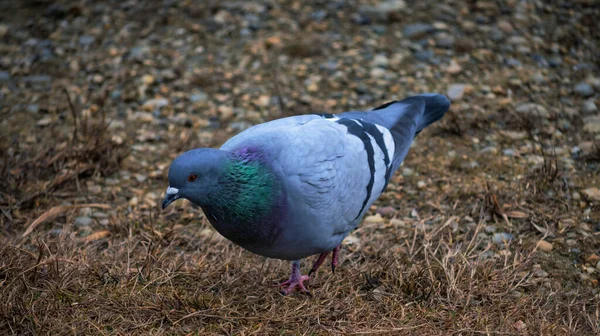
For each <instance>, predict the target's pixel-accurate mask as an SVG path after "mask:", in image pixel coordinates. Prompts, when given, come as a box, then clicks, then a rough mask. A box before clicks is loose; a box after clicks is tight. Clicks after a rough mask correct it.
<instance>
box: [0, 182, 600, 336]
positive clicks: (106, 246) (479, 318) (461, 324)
mask: <svg viewBox="0 0 600 336" xmlns="http://www.w3.org/2000/svg"><path fill="white" fill-rule="evenodd" d="M490 197H491V196H489V193H488V196H487V197H486V199H489V198H490ZM475 202H476V204H475V208H476V209H479V212H480V216H479V220H478V222H477V223H475V222H471V221H469V220H468V219H466V220H465V219H464V218H461V217H459V216H448V215H445V214H438V215H434V216H432V217H430V218H422V219H414V220H410V219H403V220H402V221H391V222H390V224H386V225H383V224H371V223H363V224H364V225H362V226H361V227H360V228H359V229H358V230H356V231H355V232H354V233H353V237H355V238H356V239H352V240H351V242H352V244H347V245H346V246H345V247H344V248H343V254H342V256H343V259H342V260H343V262H342V265H341V266H340V267H339V268H338V269H339V272H338V273H336V274H335V275H331V274H330V273H329V271H321V272H320V273H319V274H318V275H317V277H316V278H315V279H313V280H311V281H310V288H311V289H312V292H313V295H314V297H312V298H311V297H307V296H302V295H299V294H297V295H293V296H290V297H283V296H281V295H280V294H279V293H278V292H277V291H276V290H275V288H273V287H271V286H270V285H271V283H272V281H273V280H277V279H279V278H284V277H285V276H286V274H287V271H288V264H287V263H285V262H280V261H275V260H265V259H263V258H260V257H257V256H254V255H251V254H250V253H248V252H245V251H242V250H241V249H240V248H238V247H235V246H233V245H232V244H231V243H229V242H227V241H226V240H224V239H222V238H220V237H219V236H218V234H216V233H214V231H213V232H212V233H210V231H207V228H208V227H207V223H206V222H205V221H203V223H202V225H200V226H191V225H181V224H175V219H176V218H177V217H179V216H180V215H181V214H179V215H178V216H172V215H171V214H168V215H167V216H166V217H165V216H159V215H157V213H156V212H153V214H152V215H151V216H148V217H139V216H136V215H135V214H129V215H126V214H124V213H122V212H119V215H117V216H114V217H111V218H110V224H109V225H108V226H107V232H105V233H102V234H100V235H96V236H88V237H87V238H78V237H77V235H76V233H75V232H74V231H73V228H72V226H70V225H68V223H70V222H72V218H71V217H72V216H71V214H69V213H67V214H66V219H65V220H64V223H65V224H67V225H66V226H65V227H63V232H62V234H61V235H60V236H58V237H54V238H51V237H48V236H47V235H36V234H35V233H34V234H32V236H31V237H30V239H29V240H28V241H27V243H26V244H23V245H21V244H19V243H18V242H17V241H16V240H15V239H10V238H4V239H3V241H2V247H1V248H0V287H1V288H2V291H1V292H0V330H3V333H4V334H71V333H77V334H81V333H83V334H123V335H124V334H144V335H158V334H172V333H177V334H202V335H209V334H215V335H217V334H258V335H265V334H329V333H342V334H346V333H349V334H394V335H397V334H407V335H449V334H452V335H480V334H481V335H522V334H525V335H570V334H572V335H575V334H577V335H592V334H598V332H600V325H599V323H598V314H599V313H600V304H599V302H598V300H597V298H594V297H593V296H592V294H591V292H590V291H589V289H586V288H584V287H581V288H577V287H569V286H568V285H566V286H565V287H563V288H552V287H549V286H546V285H543V284H542V282H541V280H540V279H539V278H536V274H535V272H534V271H532V267H531V266H532V263H534V259H535V257H534V256H535V255H537V254H538V253H539V252H537V251H536V249H535V247H534V246H526V245H522V244H520V243H519V242H514V243H512V244H509V245H504V246H496V245H493V244H489V243H485V242H484V241H483V240H481V239H480V236H479V233H481V232H482V229H483V225H484V222H485V221H486V216H488V213H487V210H486V209H488V208H489V209H490V211H493V209H491V208H490V207H489V205H488V203H486V202H484V200H483V199H482V200H481V202H479V201H475ZM183 215H184V216H183V217H184V218H186V221H190V219H191V218H192V217H193V216H197V215H199V214H198V213H197V212H196V210H194V209H187V210H186V211H185V213H183ZM34 237H35V238H34ZM489 251H495V252H497V253H496V254H492V253H489ZM494 255H497V256H500V257H494ZM306 267H307V265H306V264H305V268H306Z"/></svg>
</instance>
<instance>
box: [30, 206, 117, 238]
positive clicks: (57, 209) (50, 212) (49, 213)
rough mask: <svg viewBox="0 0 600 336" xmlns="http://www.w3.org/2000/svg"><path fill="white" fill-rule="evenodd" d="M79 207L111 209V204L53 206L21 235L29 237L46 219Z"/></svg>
mask: <svg viewBox="0 0 600 336" xmlns="http://www.w3.org/2000/svg"><path fill="white" fill-rule="evenodd" d="M79 208H101V209H110V208H111V206H110V205H109V204H99V203H89V204H75V205H59V206H55V207H53V208H51V209H50V210H48V211H46V212H44V213H43V214H42V215H41V216H40V217H38V218H37V219H36V220H34V221H33V222H31V224H29V225H28V226H27V230H25V232H24V233H23V235H22V236H21V237H22V238H23V237H27V236H28V235H29V234H31V232H33V230H35V228H36V227H38V226H39V225H40V224H42V223H43V222H45V221H49V220H52V219H54V218H56V217H58V216H60V215H61V214H62V213H65V212H67V211H70V210H75V209H79Z"/></svg>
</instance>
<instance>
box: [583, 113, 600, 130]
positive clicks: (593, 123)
mask: <svg viewBox="0 0 600 336" xmlns="http://www.w3.org/2000/svg"><path fill="white" fill-rule="evenodd" d="M583 130H584V131H586V132H588V133H593V134H597V133H600V115H595V116H590V117H585V118H583Z"/></svg>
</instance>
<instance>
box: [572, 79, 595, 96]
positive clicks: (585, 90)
mask: <svg viewBox="0 0 600 336" xmlns="http://www.w3.org/2000/svg"><path fill="white" fill-rule="evenodd" d="M573 91H575V93H577V94H578V95H580V96H583V97H589V96H592V95H593V94H594V89H593V88H592V86H591V85H590V84H588V83H585V82H581V83H578V84H577V85H575V88H574V89H573Z"/></svg>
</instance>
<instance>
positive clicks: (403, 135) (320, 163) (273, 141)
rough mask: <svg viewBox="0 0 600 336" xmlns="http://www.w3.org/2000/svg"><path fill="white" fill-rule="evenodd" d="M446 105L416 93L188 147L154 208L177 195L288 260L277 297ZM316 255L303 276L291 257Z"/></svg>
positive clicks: (339, 234) (353, 220)
mask: <svg viewBox="0 0 600 336" xmlns="http://www.w3.org/2000/svg"><path fill="white" fill-rule="evenodd" d="M449 107H450V101H449V100H448V98H447V97H446V96H444V95H441V94H434V93H428V94H421V95H416V96H412V97H409V98H406V99H403V100H400V101H393V102H390V103H387V104H384V105H382V106H379V107H377V108H375V109H373V110H371V111H368V112H359V111H352V112H345V113H341V114H306V115H298V116H292V117H286V118H281V119H276V120H273V121H269V122H266V123H263V124H259V125H256V126H253V127H250V128H248V129H246V130H245V131H243V132H241V133H239V134H237V135H236V136H234V137H232V138H230V139H229V140H228V141H227V142H225V143H224V144H223V145H222V146H221V147H220V148H219V149H216V148H197V149H192V150H189V151H187V152H184V153H183V154H181V155H179V156H178V157H177V158H175V160H174V161H173V162H172V164H171V166H170V168H169V174H168V179H169V186H168V188H167V191H166V195H165V198H164V201H163V203H162V208H163V209H165V208H166V207H167V206H168V205H169V204H171V203H172V202H174V201H175V200H177V199H180V198H184V199H187V200H189V201H190V202H192V203H193V204H195V205H198V206H200V207H201V208H202V210H203V212H204V215H205V216H206V218H207V219H208V221H209V222H210V223H211V225H212V226H213V227H214V228H215V230H217V231H218V232H219V233H220V234H221V235H223V236H224V237H226V238H227V239H229V240H231V241H232V242H233V243H235V244H237V245H239V246H241V247H242V248H244V249H246V250H248V251H250V252H252V253H255V254H258V255H261V256H265V257H268V258H277V259H282V260H289V261H291V263H292V272H291V275H290V277H289V279H288V280H287V281H284V282H282V283H280V284H279V285H280V286H281V288H282V293H283V294H290V293H292V292H295V291H300V292H305V293H308V294H310V293H309V292H308V290H307V289H306V286H305V282H306V281H307V280H309V279H310V276H312V274H313V273H314V272H316V271H317V269H318V268H319V267H320V266H321V265H322V264H323V263H324V262H325V260H326V259H327V257H328V255H329V254H330V253H331V254H332V259H331V270H332V272H335V267H336V266H337V264H338V252H339V249H340V244H341V243H342V240H343V239H344V238H345V237H346V236H347V235H348V234H349V233H350V232H351V231H352V230H353V229H355V228H356V227H357V225H358V224H359V223H360V222H361V220H362V217H363V216H364V215H365V214H366V213H367V211H368V210H369V207H370V206H371V204H372V203H373V202H374V201H375V200H376V199H377V198H378V197H379V196H380V195H381V194H382V193H383V191H384V190H385V188H386V187H387V185H388V183H389V181H390V179H391V177H392V176H393V174H394V172H395V171H396V170H397V169H398V168H399V167H400V164H401V163H402V161H403V160H404V158H405V157H406V154H407V153H408V150H409V148H410V146H411V143H412V142H413V139H414V138H415V136H416V135H417V134H419V133H420V132H421V131H422V130H423V129H424V128H425V127H427V126H429V125H430V124H432V123H433V122H435V121H437V120H439V119H440V118H442V116H443V115H444V113H446V111H448V109H449ZM312 255H319V257H318V258H317V260H316V262H315V263H314V265H313V267H312V268H311V270H310V272H309V273H308V275H302V274H301V272H300V260H301V259H303V258H306V257H309V256H312Z"/></svg>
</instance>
